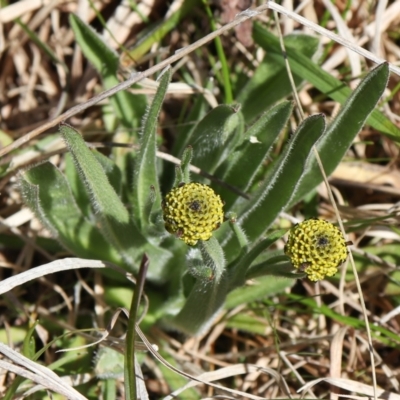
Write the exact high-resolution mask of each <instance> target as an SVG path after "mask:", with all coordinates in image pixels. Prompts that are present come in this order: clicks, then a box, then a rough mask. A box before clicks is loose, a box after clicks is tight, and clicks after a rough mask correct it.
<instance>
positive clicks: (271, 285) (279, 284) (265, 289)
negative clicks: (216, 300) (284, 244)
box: [225, 276, 295, 309]
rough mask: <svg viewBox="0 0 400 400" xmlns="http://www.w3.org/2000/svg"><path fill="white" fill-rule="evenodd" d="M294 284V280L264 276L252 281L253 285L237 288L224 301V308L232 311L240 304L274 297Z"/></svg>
mask: <svg viewBox="0 0 400 400" xmlns="http://www.w3.org/2000/svg"><path fill="white" fill-rule="evenodd" d="M294 283H295V280H294V279H290V278H283V277H275V276H264V277H262V278H257V279H254V284H253V285H251V286H244V287H239V288H237V289H235V290H233V291H232V292H230V293H229V294H228V297H227V299H226V303H225V308H226V309H232V308H235V307H237V306H239V305H241V304H247V303H251V302H252V301H257V300H260V299H262V298H266V297H271V296H274V295H275V294H277V293H281V292H282V291H283V290H285V289H286V288H288V287H291V286H293V285H294Z"/></svg>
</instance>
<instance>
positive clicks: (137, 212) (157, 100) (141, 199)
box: [133, 68, 171, 229]
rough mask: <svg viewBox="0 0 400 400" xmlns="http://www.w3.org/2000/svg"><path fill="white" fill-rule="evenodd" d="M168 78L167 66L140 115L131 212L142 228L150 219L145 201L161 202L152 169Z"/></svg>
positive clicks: (154, 171)
mask: <svg viewBox="0 0 400 400" xmlns="http://www.w3.org/2000/svg"><path fill="white" fill-rule="evenodd" d="M170 80H171V69H170V68H168V69H167V70H165V71H164V73H163V74H162V75H161V77H160V79H159V86H158V89H157V92H156V94H155V96H154V99H153V102H152V103H151V105H150V107H149V109H148V111H147V113H146V115H145V117H144V121H143V128H142V129H143V133H142V138H141V141H140V150H139V151H138V154H137V159H136V162H135V174H134V180H133V206H134V208H133V215H134V217H135V222H136V224H137V226H139V227H140V228H142V229H143V228H145V227H147V226H148V224H149V222H150V215H146V214H145V213H146V210H147V209H148V207H146V204H148V203H149V201H151V202H153V203H157V204H159V203H160V202H161V198H160V188H159V185H158V174H157V168H156V167H157V157H156V126H157V122H158V116H159V114H160V111H161V107H162V104H163V101H164V97H165V94H166V92H167V89H168V84H169V82H170ZM152 188H153V189H152ZM152 191H153V193H154V194H155V198H152V197H154V196H153V193H152Z"/></svg>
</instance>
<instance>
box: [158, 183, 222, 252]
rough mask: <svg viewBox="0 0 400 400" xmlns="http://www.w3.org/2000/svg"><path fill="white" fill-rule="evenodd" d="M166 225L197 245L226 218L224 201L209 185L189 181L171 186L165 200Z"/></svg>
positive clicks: (182, 237) (163, 206)
mask: <svg viewBox="0 0 400 400" xmlns="http://www.w3.org/2000/svg"><path fill="white" fill-rule="evenodd" d="M162 209H163V213H164V221H165V229H166V230H167V231H168V232H170V233H172V234H174V235H176V236H177V237H179V238H180V239H182V240H183V241H184V242H185V243H186V244H188V245H191V246H194V245H195V244H196V243H197V241H198V240H208V239H210V237H211V236H212V233H213V231H214V230H215V229H217V228H219V226H220V225H221V224H222V222H223V219H224V212H223V203H222V200H221V197H219V195H217V194H216V193H215V192H214V190H212V189H211V188H210V187H209V186H207V185H203V184H201V183H187V184H184V185H182V186H178V187H176V188H174V189H172V190H171V191H170V192H169V193H168V194H167V195H166V196H165V199H164V201H163V203H162Z"/></svg>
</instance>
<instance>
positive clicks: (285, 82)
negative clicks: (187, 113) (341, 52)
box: [237, 33, 319, 123]
mask: <svg viewBox="0 0 400 400" xmlns="http://www.w3.org/2000/svg"><path fill="white" fill-rule="evenodd" d="M254 35H255V39H256V40H257V39H258V36H257V35H256V33H255V34H254ZM277 40H278V39H277ZM284 42H285V46H287V47H293V48H295V49H296V50H297V51H298V52H300V53H301V54H303V56H304V57H305V58H307V59H308V60H309V59H311V57H312V56H313V55H314V54H315V53H316V51H317V49H318V45H319V40H318V39H317V38H316V37H313V36H309V35H304V34H296V35H288V36H286V37H285V38H284ZM279 54H280V55H281V56H282V51H280V53H279ZM310 62H311V61H310ZM293 72H294V74H293V78H294V82H295V85H296V87H298V86H299V85H300V84H301V83H302V82H303V80H304V78H303V77H301V76H300V75H298V74H296V72H295V71H293ZM291 93H292V87H291V85H290V81H289V79H288V75H287V71H286V67H285V65H284V64H282V63H277V62H276V61H275V59H272V58H271V56H270V54H269V51H268V52H267V55H266V56H265V58H264V60H263V61H262V62H261V64H260V65H259V66H258V67H257V69H256V71H255V72H254V75H253V76H252V78H251V79H250V80H249V82H248V83H247V84H246V86H245V87H244V88H243V89H242V90H241V92H240V93H239V95H238V98H237V101H238V102H239V103H240V104H242V109H241V111H242V113H243V115H244V118H245V121H246V122H247V123H249V122H251V121H253V120H254V118H256V117H257V116H258V115H260V113H262V112H264V111H265V110H268V109H269V108H270V107H271V106H272V105H273V104H275V103H276V102H278V101H280V100H282V99H284V98H285V97H287V96H288V95H290V94H291Z"/></svg>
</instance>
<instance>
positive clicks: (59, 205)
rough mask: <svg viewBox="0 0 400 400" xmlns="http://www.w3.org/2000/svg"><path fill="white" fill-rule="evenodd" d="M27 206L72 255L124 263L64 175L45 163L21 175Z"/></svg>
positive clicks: (22, 189) (22, 191) (21, 184)
mask: <svg viewBox="0 0 400 400" xmlns="http://www.w3.org/2000/svg"><path fill="white" fill-rule="evenodd" d="M19 183H20V187H21V193H22V196H23V198H24V201H25V203H26V204H27V205H28V206H29V207H30V208H31V209H32V211H33V212H34V213H35V215H36V216H37V217H38V218H39V219H40V221H41V222H42V223H43V224H44V226H46V228H47V229H48V230H49V231H50V232H52V234H53V235H54V237H55V238H56V239H58V240H59V241H60V243H61V244H62V245H63V246H64V247H65V248H66V249H68V250H69V251H71V252H72V253H73V254H76V255H78V256H80V257H85V258H100V259H103V260H108V261H112V262H115V263H121V261H122V260H121V257H120V256H119V254H118V253H117V252H116V251H115V249H113V248H112V247H111V245H110V244H109V243H108V242H107V241H106V240H105V239H104V237H103V236H102V235H101V234H100V232H99V231H98V229H97V228H96V227H95V226H94V225H92V224H91V223H89V222H88V221H87V220H86V219H85V218H84V216H83V214H82V212H81V211H80V209H79V208H78V206H77V204H76V202H75V199H74V198H73V197H72V193H71V189H70V187H69V185H68V182H67V181H66V179H65V177H64V176H63V175H62V174H61V172H60V171H59V170H58V169H57V168H56V167H55V166H54V165H53V164H51V163H49V162H46V163H44V164H40V165H38V166H36V167H33V168H31V169H29V170H27V171H25V172H24V173H22V174H21V176H20V179H19Z"/></svg>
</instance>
